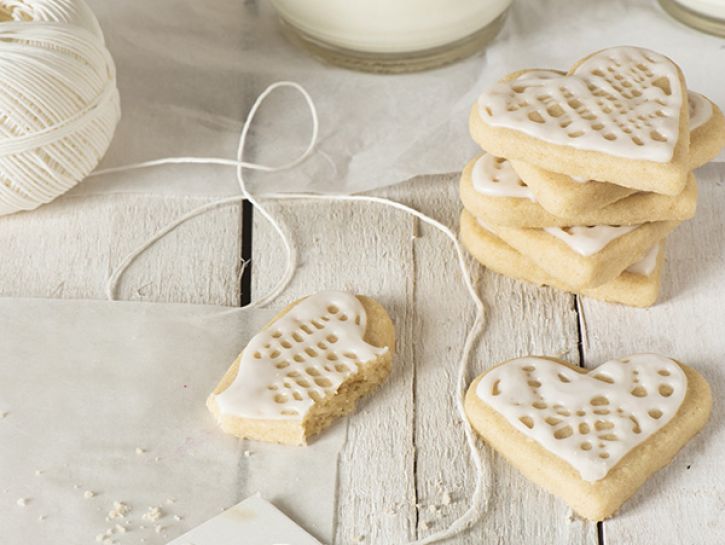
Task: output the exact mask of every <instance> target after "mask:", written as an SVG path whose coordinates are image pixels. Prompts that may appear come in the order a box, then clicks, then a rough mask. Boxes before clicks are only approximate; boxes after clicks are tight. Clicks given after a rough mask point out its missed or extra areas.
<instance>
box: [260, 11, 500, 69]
mask: <svg viewBox="0 0 725 545" xmlns="http://www.w3.org/2000/svg"><path fill="white" fill-rule="evenodd" d="M511 2H512V0H272V4H274V6H275V8H276V9H277V13H278V14H279V17H280V20H281V23H282V26H283V28H284V30H285V32H286V34H287V35H288V37H289V38H290V39H291V40H292V41H293V42H294V43H296V44H298V45H301V46H302V47H304V48H305V49H307V50H309V51H310V52H311V53H312V54H313V55H315V56H317V57H319V58H321V59H323V60H325V61H329V62H332V63H335V64H338V65H342V66H345V67H347V68H352V69H356V70H365V71H371V72H387V73H394V72H411V71H414V70H425V69H428V68H434V67H437V66H441V65H444V64H448V63H450V62H454V61H456V60H459V59H462V58H464V57H466V56H468V55H471V54H472V53H475V52H477V51H480V50H481V49H482V48H483V46H484V45H485V44H486V43H488V42H489V41H490V40H491V39H493V38H494V37H495V36H496V34H497V33H498V31H499V30H500V29H501V26H502V25H503V20H504V17H505V15H506V12H507V10H508V7H509V6H510V4H511Z"/></svg>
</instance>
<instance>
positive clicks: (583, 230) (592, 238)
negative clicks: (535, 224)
mask: <svg viewBox="0 0 725 545" xmlns="http://www.w3.org/2000/svg"><path fill="white" fill-rule="evenodd" d="M637 227H639V225H592V226H586V225H577V226H574V227H544V231H546V232H547V233H549V234H550V235H552V236H554V237H556V238H558V239H559V240H562V241H564V243H566V245H567V246H569V248H571V249H572V250H574V251H575V252H576V253H578V254H580V255H583V256H590V255H594V254H596V253H597V252H599V251H600V250H602V249H603V248H604V247H605V246H606V245H607V244H609V243H610V242H612V241H613V240H614V239H617V238H619V237H621V236H624V235H626V234H627V233H631V232H632V231H634V230H635V229H637Z"/></svg>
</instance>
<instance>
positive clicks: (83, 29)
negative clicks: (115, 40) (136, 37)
mask: <svg viewBox="0 0 725 545" xmlns="http://www.w3.org/2000/svg"><path fill="white" fill-rule="evenodd" d="M0 82H2V85H0V215H3V214H10V213H13V212H18V211H20V210H32V209H34V208H37V207H38V206H40V205H41V204H44V203H47V202H50V201H52V200H53V199H55V198H56V197H58V196H59V195H62V194H63V193H65V192H66V191H68V190H69V189H71V188H72V187H73V186H75V185H76V184H78V183H79V182H80V181H81V180H83V179H84V178H85V177H86V176H87V175H88V174H89V173H90V172H91V171H92V170H93V169H94V168H95V167H96V165H97V164H98V162H99V161H100V160H101V158H102V157H103V155H104V154H105V153H106V150H107V149H108V146H109V144H110V143H111V139H112V138H113V133H114V132H115V130H116V125H117V124H118V120H119V119H120V115H121V109H120V101H119V94H118V88H117V86H116V69H115V66H114V64H113V59H112V58H111V55H110V53H109V52H108V49H107V48H106V46H105V43H104V40H103V34H102V33H101V30H100V27H99V25H98V21H97V20H96V19H95V17H94V16H93V14H92V12H91V11H90V9H89V8H88V7H87V6H86V4H85V3H83V1H82V0H25V1H23V2H18V1H9V0H0Z"/></svg>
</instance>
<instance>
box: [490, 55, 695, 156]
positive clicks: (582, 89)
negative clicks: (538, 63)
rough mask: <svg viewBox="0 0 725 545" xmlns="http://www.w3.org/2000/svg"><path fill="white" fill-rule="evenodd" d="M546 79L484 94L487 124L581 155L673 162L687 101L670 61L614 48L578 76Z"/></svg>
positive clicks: (511, 84)
mask: <svg viewBox="0 0 725 545" xmlns="http://www.w3.org/2000/svg"><path fill="white" fill-rule="evenodd" d="M539 72H541V71H535V72H532V74H534V75H533V76H529V75H528V74H524V75H522V77H521V78H519V79H516V80H513V81H504V82H499V83H497V84H496V85H494V86H493V87H492V88H491V89H490V90H488V91H487V92H485V93H483V95H481V97H480V98H479V101H478V106H479V113H480V115H481V118H482V119H483V121H484V122H486V123H487V124H489V125H491V126H494V127H505V128H509V129H514V130H518V131H521V132H523V133H525V134H528V135H529V136H533V137H535V138H538V139H540V140H543V141H546V142H550V143H552V144H558V145H564V146H569V147H572V148H575V149H581V150H593V151H599V152H603V153H607V154H610V155H614V156H617V157H624V158H628V159H639V160H649V161H656V162H668V161H670V160H671V159H672V155H673V152H674V148H675V145H676V144H677V139H678V136H679V122H680V107H681V105H682V100H683V94H682V85H681V83H680V79H679V73H678V70H677V67H676V66H675V64H674V63H672V61H670V60H669V59H667V58H666V57H664V56H663V55H660V54H658V53H655V52H653V51H649V50H646V49H641V48H637V47H615V48H611V49H605V50H604V51H600V52H599V53H597V54H595V55H592V56H591V57H590V58H588V59H587V60H586V61H584V62H583V63H582V64H580V65H579V66H578V67H577V68H576V70H575V71H574V73H573V74H571V75H566V76H559V77H552V76H551V75H550V74H549V73H548V71H545V74H544V75H543V77H536V74H537V73H539ZM539 75H540V76H541V74H539Z"/></svg>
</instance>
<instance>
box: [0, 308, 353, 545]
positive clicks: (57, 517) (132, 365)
mask: <svg viewBox="0 0 725 545" xmlns="http://www.w3.org/2000/svg"><path fill="white" fill-rule="evenodd" d="M271 314H272V311H260V310H255V311H254V312H253V313H250V312H248V311H244V310H241V309H228V308H223V307H212V306H198V305H174V304H144V303H108V302H92V301H53V300H43V299H0V332H1V333H0V415H2V414H4V413H7V414H6V415H5V416H4V417H3V418H0V529H2V530H1V532H0V534H1V536H0V541H1V542H2V543H3V545H25V544H33V545H46V544H47V545H51V544H64V545H65V544H75V543H79V544H80V543H96V536H98V535H99V534H103V533H104V532H106V530H108V529H109V528H115V525H116V524H120V525H122V526H124V527H125V528H126V532H125V533H119V531H118V530H117V529H114V532H113V534H111V538H112V539H113V540H116V541H114V542H117V543H118V544H119V545H126V544H129V545H130V544H137V543H140V542H141V541H140V540H141V538H144V539H145V542H144V543H145V544H148V545H155V544H161V543H166V542H167V541H170V540H171V539H172V538H174V537H177V536H179V535H181V534H183V533H185V532H186V531H188V530H189V529H190V528H193V527H195V526H196V525H198V524H200V523H202V522H204V521H205V520H207V519H208V518H210V517H212V516H214V515H217V514H218V513H219V512H220V510H222V509H225V508H228V507H230V506H231V505H233V504H235V503H237V502H238V501H240V500H241V499H243V498H245V497H247V496H249V495H251V494H254V493H256V492H261V493H262V495H263V496H264V497H265V498H267V499H268V500H271V501H273V502H274V503H275V505H277V507H279V508H281V509H282V510H283V511H284V512H285V513H286V514H287V515H288V516H290V517H292V518H293V520H295V521H296V522H298V523H303V524H302V525H303V526H304V527H305V529H307V530H308V531H310V532H311V533H312V534H313V535H315V537H317V538H318V539H320V540H323V541H324V542H329V538H330V532H331V526H332V521H331V520H329V517H331V516H332V512H333V510H332V509H327V508H324V509H321V508H320V506H321V505H323V504H325V502H327V501H328V498H329V501H332V497H333V495H334V487H335V473H334V468H335V467H336V464H335V459H336V458H335V457H336V455H337V452H338V450H339V447H340V444H341V442H342V440H343V438H344V425H343V426H338V427H337V428H333V429H332V430H330V431H329V432H327V433H325V434H324V436H323V437H322V438H321V439H320V440H319V441H316V442H315V443H314V444H312V445H310V446H309V447H307V448H305V449H300V448H295V447H284V446H279V445H261V444H258V443H254V444H252V443H247V442H244V441H239V440H237V439H235V438H233V437H231V436H228V435H225V434H223V433H222V432H221V431H220V430H219V429H218V428H217V427H216V425H215V423H214V422H213V418H212V416H211V414H210V413H209V412H208V411H207V410H206V407H205V404H204V403H205V399H206V396H207V395H208V393H209V392H210V391H211V389H212V388H213V386H214V385H215V383H216V382H217V381H218V380H219V379H220V378H221V376H222V374H223V373H224V371H225V370H226V368H227V367H228V366H229V365H230V363H231V362H232V361H233V359H234V358H235V357H236V355H237V353H238V352H239V351H240V350H241V348H242V347H243V346H244V345H245V344H246V342H247V341H248V339H249V337H250V336H251V335H252V334H253V333H254V332H256V330H257V329H258V328H259V327H260V326H261V325H262V324H263V322H266V321H267V320H268V319H269V318H270V317H271ZM137 449H142V450H140V451H138V452H137ZM300 467H305V471H304V472H300V471H299V468H300ZM36 470H37V471H38V473H39V474H36ZM86 491H89V492H93V493H94V494H95V495H94V496H93V497H90V498H85V497H84V493H85V492H86ZM21 499H26V500H27V505H25V506H21V505H18V504H17V501H18V500H21ZM116 501H118V502H123V503H125V504H127V505H128V506H129V507H130V508H131V511H130V513H128V515H127V516H126V517H120V518H115V519H111V520H106V517H107V516H108V513H109V511H111V510H113V504H114V502H116ZM149 507H160V508H161V510H162V511H163V512H164V513H165V514H164V515H163V516H162V517H161V518H160V519H158V520H156V521H153V520H148V519H144V518H143V516H144V514H145V513H146V512H147V511H148V509H149ZM175 516H179V517H180V518H181V520H176V519H175ZM141 526H145V528H144V529H142V528H141ZM157 526H158V527H160V528H162V529H161V530H160V531H159V532H158V533H157V531H156V529H155V528H156V527H157ZM109 543H110V541H109ZM240 543H241V542H240Z"/></svg>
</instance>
